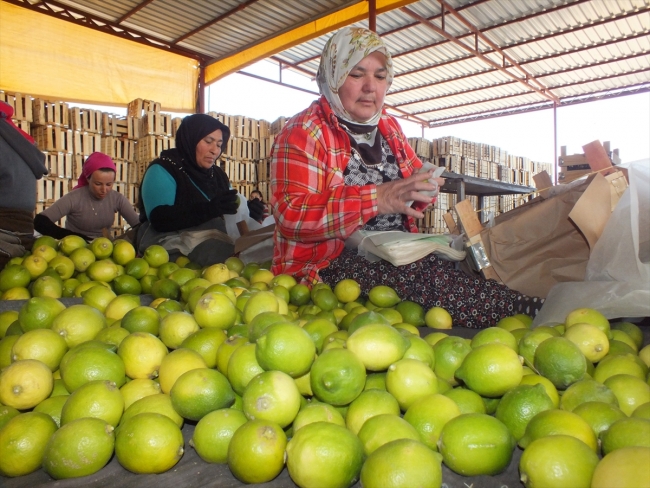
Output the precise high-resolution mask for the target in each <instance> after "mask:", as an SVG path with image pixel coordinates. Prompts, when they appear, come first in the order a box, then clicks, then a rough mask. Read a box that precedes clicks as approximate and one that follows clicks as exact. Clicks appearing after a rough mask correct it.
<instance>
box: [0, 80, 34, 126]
mask: <svg viewBox="0 0 650 488" xmlns="http://www.w3.org/2000/svg"><path fill="white" fill-rule="evenodd" d="M0 100H2V101H3V102H5V103H7V104H9V105H11V107H12V108H13V109H14V114H13V116H12V117H11V118H12V119H13V120H14V122H15V121H21V122H32V121H33V120H34V114H33V107H32V97H30V96H29V95H22V94H20V93H5V92H4V91H2V90H0ZM16 125H18V124H16ZM21 129H22V127H21ZM23 130H25V129H23ZM25 132H29V131H25Z"/></svg>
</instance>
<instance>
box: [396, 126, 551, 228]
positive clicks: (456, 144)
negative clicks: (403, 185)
mask: <svg viewBox="0 0 650 488" xmlns="http://www.w3.org/2000/svg"><path fill="white" fill-rule="evenodd" d="M408 143H409V144H410V145H411V147H413V149H414V150H415V153H416V154H417V155H418V157H419V158H420V159H421V160H422V161H428V162H431V163H433V164H435V165H437V166H444V167H445V168H446V169H447V171H450V172H452V173H458V174H463V175H467V176H472V177H475V178H482V179H485V180H493V181H502V182H505V183H512V184H516V185H522V186H534V181H533V175H535V174H537V173H541V172H542V171H546V172H547V173H549V174H551V173H552V167H553V166H552V164H550V163H539V162H534V161H531V160H530V158H526V157H522V156H515V155H512V154H508V152H507V151H505V150H504V149H501V148H499V147H497V146H491V145H489V144H482V143H478V142H472V141H466V140H463V139H460V138H458V137H450V136H448V137H440V138H438V139H433V140H431V141H429V140H428V139H425V138H422V137H412V138H409V139H408ZM455 198H456V197H455V195H448V196H447V197H445V195H444V194H441V195H440V196H439V197H438V203H437V204H436V206H435V208H434V209H432V210H429V211H428V212H427V213H426V215H425V218H424V219H421V220H420V221H418V227H419V229H420V232H425V233H431V234H437V233H442V232H447V231H448V228H447V226H446V224H445V220H444V216H445V214H446V213H447V212H452V214H453V207H454V205H455V204H456V202H455ZM469 200H470V201H471V202H472V207H473V208H474V210H477V211H478V210H481V213H482V216H481V220H485V219H486V218H487V216H488V213H492V214H494V215H498V214H500V213H504V212H507V211H508V210H512V209H513V208H515V207H516V206H518V205H520V204H521V203H522V202H523V200H522V198H521V196H519V195H501V196H491V197H484V199H483V208H482V209H478V207H477V205H478V199H477V198H472V197H470V198H469ZM454 218H455V216H454Z"/></svg>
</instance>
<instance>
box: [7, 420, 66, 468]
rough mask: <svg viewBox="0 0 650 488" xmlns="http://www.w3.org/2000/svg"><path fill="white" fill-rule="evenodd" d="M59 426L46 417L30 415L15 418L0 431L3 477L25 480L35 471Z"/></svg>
mask: <svg viewBox="0 0 650 488" xmlns="http://www.w3.org/2000/svg"><path fill="white" fill-rule="evenodd" d="M56 429H57V426H56V423H54V420H52V417H50V416H49V415H47V414H44V413H40V412H27V413H23V414H20V415H17V416H15V417H13V418H12V419H11V420H9V421H8V422H7V423H6V424H5V426H4V427H3V428H2V429H0V450H1V451H2V456H0V474H1V475H2V476H7V477H12V478H13V477H16V476H24V475H26V474H29V473H31V472H33V471H36V470H37V469H38V468H39V467H40V466H41V463H42V462H43V454H44V453H45V448H46V445H47V442H48V441H49V440H50V438H51V437H52V435H53V434H54V432H55V431H56Z"/></svg>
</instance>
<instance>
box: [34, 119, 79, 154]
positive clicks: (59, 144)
mask: <svg viewBox="0 0 650 488" xmlns="http://www.w3.org/2000/svg"><path fill="white" fill-rule="evenodd" d="M32 137H33V138H34V141H35V142H36V145H37V146H38V148H39V149H40V150H41V151H57V152H72V151H73V133H72V131H71V130H70V129H64V128H63V127H59V126H54V125H39V126H36V127H33V128H32Z"/></svg>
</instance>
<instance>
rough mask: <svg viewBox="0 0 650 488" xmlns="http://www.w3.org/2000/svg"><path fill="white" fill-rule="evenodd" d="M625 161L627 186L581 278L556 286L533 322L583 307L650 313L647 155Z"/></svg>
mask: <svg viewBox="0 0 650 488" xmlns="http://www.w3.org/2000/svg"><path fill="white" fill-rule="evenodd" d="M627 166H628V169H629V177H630V186H629V188H628V189H627V190H626V191H625V193H624V194H623V195H622V197H621V199H620V201H619V202H618V204H617V205H616V208H615V209H614V212H613V213H612V215H611V218H610V219H609V221H608V222H607V224H606V226H605V229H604V231H603V233H602V235H601V236H600V238H599V239H598V242H597V243H596V245H595V246H594V248H593V249H592V252H591V256H590V257H589V261H588V263H587V268H586V273H585V281H583V282H574V283H559V284H557V285H556V286H554V287H553V288H552V289H551V291H550V293H549V294H548V298H547V300H546V303H545V304H544V306H543V307H542V309H541V311H540V313H539V314H538V315H537V317H535V321H534V323H533V324H534V325H542V324H548V323H554V322H555V323H558V322H559V323H562V322H564V319H565V318H566V316H567V314H568V313H569V312H571V311H572V310H574V309H576V308H582V307H586V308H594V309H596V310H598V311H599V312H600V313H602V314H603V315H605V317H607V318H608V319H617V318H631V317H650V259H648V257H649V256H650V237H649V235H650V231H649V229H650V161H648V160H644V161H637V162H633V163H629V164H628V165H627Z"/></svg>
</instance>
